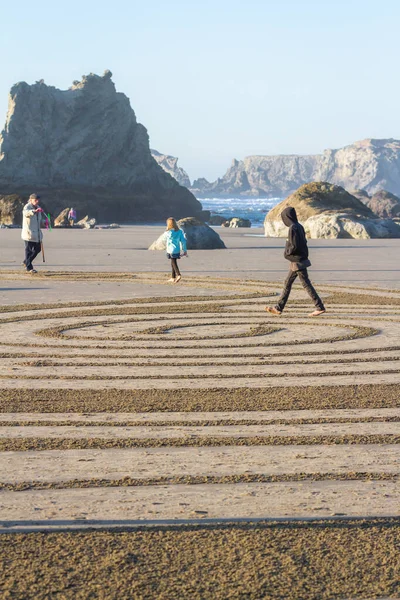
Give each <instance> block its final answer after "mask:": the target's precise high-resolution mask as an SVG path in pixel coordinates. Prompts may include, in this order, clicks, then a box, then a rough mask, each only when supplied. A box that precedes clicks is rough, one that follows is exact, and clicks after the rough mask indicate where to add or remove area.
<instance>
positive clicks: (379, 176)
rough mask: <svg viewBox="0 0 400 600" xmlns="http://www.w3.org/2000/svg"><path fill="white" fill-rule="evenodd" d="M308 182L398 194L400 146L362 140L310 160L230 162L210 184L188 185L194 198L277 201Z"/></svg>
mask: <svg viewBox="0 0 400 600" xmlns="http://www.w3.org/2000/svg"><path fill="white" fill-rule="evenodd" d="M311 181H329V182H330V183H334V184H336V185H340V186H343V187H345V188H347V189H353V188H360V189H364V190H367V191H368V192H369V193H374V192H376V191H379V190H381V189H385V190H388V191H390V192H392V193H394V194H400V141H399V140H392V139H390V140H374V139H367V140H362V141H360V142H356V143H354V144H351V145H350V146H346V147H344V148H340V149H339V150H325V152H324V153H323V154H315V155H305V156H297V155H279V156H248V157H247V158H245V159H244V160H241V161H238V160H234V161H233V163H232V165H231V167H230V168H229V169H228V171H227V172H226V173H225V175H224V176H223V177H222V178H220V179H217V181H215V182H213V183H209V182H208V181H207V180H205V179H197V180H196V181H194V182H193V186H192V188H191V189H192V191H193V193H194V194H196V196H198V197H207V196H213V197H222V198H223V197H231V196H243V197H267V198H269V197H271V198H272V197H282V196H286V195H287V194H289V193H291V192H293V191H294V190H296V189H297V188H298V187H299V186H300V185H302V184H304V183H309V182H311Z"/></svg>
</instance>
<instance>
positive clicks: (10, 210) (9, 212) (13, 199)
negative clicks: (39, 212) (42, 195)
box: [0, 194, 28, 225]
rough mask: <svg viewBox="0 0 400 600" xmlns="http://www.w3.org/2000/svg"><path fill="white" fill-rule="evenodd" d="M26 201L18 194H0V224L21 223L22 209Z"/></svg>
mask: <svg viewBox="0 0 400 600" xmlns="http://www.w3.org/2000/svg"><path fill="white" fill-rule="evenodd" d="M27 201H28V200H24V199H23V198H21V196H18V194H11V195H8V196H0V224H1V225H21V224H22V209H23V208H24V206H25V204H26V203H27Z"/></svg>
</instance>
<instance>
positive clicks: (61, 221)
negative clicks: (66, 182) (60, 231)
mask: <svg viewBox="0 0 400 600" xmlns="http://www.w3.org/2000/svg"><path fill="white" fill-rule="evenodd" d="M68 213H69V208H64V210H62V211H61V212H60V214H59V215H58V217H56V218H55V219H54V227H69V226H70V225H69V221H68Z"/></svg>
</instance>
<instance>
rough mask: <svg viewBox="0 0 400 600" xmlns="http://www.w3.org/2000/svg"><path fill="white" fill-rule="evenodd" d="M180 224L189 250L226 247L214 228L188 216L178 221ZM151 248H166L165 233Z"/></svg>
mask: <svg viewBox="0 0 400 600" xmlns="http://www.w3.org/2000/svg"><path fill="white" fill-rule="evenodd" d="M178 226H179V227H180V228H181V229H182V231H183V232H184V233H185V235H186V242H187V248H188V250H215V249H223V248H226V246H225V244H224V242H223V241H222V240H221V238H220V236H219V235H218V233H217V232H216V231H214V229H212V228H211V227H209V226H208V225H206V224H205V223H203V221H200V220H199V219H196V218H195V217H186V218H185V219H181V220H180V221H178ZM149 250H166V245H165V239H164V234H161V235H160V237H159V238H158V239H157V240H156V241H155V242H153V243H152V244H151V246H150V247H149Z"/></svg>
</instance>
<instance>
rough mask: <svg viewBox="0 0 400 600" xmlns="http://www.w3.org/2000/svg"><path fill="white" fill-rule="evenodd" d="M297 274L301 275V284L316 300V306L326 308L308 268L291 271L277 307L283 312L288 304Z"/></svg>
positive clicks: (312, 298)
mask: <svg viewBox="0 0 400 600" xmlns="http://www.w3.org/2000/svg"><path fill="white" fill-rule="evenodd" d="M297 276H298V277H299V279H300V281H301V285H302V286H303V288H304V289H305V290H306V292H307V294H308V295H309V296H310V298H311V300H312V301H313V302H314V304H315V308H317V309H318V310H325V307H324V304H323V302H322V300H321V298H320V297H319V296H318V294H317V292H316V291H315V288H314V286H313V284H312V283H311V281H310V278H309V277H308V273H307V269H302V270H301V271H292V270H290V271H289V274H288V276H287V277H286V281H285V287H284V288H283V292H282V294H281V297H280V298H279V300H278V303H277V305H276V307H275V308H277V309H278V310H279V311H281V312H282V311H283V309H284V308H285V306H286V302H287V301H288V298H289V295H290V292H291V289H292V285H293V283H294V281H295V279H296V277H297Z"/></svg>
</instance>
